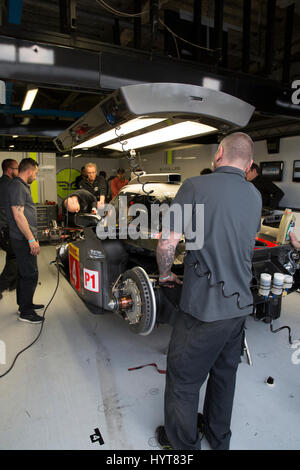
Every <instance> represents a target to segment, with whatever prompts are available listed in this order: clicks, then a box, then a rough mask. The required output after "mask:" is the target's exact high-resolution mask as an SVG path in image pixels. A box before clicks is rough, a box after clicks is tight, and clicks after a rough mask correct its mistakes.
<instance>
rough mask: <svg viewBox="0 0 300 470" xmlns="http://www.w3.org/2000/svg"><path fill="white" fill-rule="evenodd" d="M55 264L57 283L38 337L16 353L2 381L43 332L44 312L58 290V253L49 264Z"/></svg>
mask: <svg viewBox="0 0 300 470" xmlns="http://www.w3.org/2000/svg"><path fill="white" fill-rule="evenodd" d="M53 263H55V264H56V268H57V281H56V286H55V289H54V292H53V294H52V297H51V299H50V300H49V302H48V304H47V305H46V308H45V310H44V313H43V315H42V317H43V321H42V324H41V327H40V331H39V333H38V335H37V336H36V338H35V339H34V340H33V341H32V343H30V344H29V345H28V346H26V348H24V349H22V350H21V351H19V352H18V354H17V355H16V357H15V358H14V360H13V362H12V364H11V366H10V367H9V369H8V370H7V371H6V372H4V373H3V374H1V375H0V379H2V378H3V377H5V376H6V375H7V374H8V373H9V372H10V371H11V370H12V369H13V367H14V365H15V363H16V362H17V359H18V357H19V356H20V355H21V354H23V353H24V352H25V351H27V349H29V348H31V346H33V345H34V344H35V343H36V342H37V340H38V339H39V337H40V336H41V334H42V331H43V328H44V319H45V315H46V311H47V310H48V308H49V305H50V304H51V302H52V300H53V299H54V297H55V295H56V292H57V289H58V286H59V274H60V267H59V263H58V252H57V254H56V259H55V261H52V262H51V263H50V264H53Z"/></svg>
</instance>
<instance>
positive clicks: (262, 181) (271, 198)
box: [251, 175, 284, 209]
mask: <svg viewBox="0 0 300 470" xmlns="http://www.w3.org/2000/svg"><path fill="white" fill-rule="evenodd" d="M251 183H253V184H254V186H255V187H256V189H258V191H259V192H260V194H261V197H262V205H263V207H269V208H270V209H277V207H278V203H279V201H280V199H282V197H283V196H284V192H283V191H282V190H281V189H280V188H279V187H278V186H276V184H274V183H273V182H272V181H271V180H269V179H268V178H264V177H263V176H260V175H258V176H257V177H256V178H254V179H253V180H252V181H251Z"/></svg>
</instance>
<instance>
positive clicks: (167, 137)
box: [104, 121, 217, 152]
mask: <svg viewBox="0 0 300 470" xmlns="http://www.w3.org/2000/svg"><path fill="white" fill-rule="evenodd" d="M216 130H217V129H216V128H215V127H211V126H207V125H206V124H200V123H199V122H194V121H184V122H180V123H178V124H173V125H172V126H167V127H163V128H162V129H158V130H156V131H152V132H147V133H145V134H142V135H138V136H136V137H132V138H131V139H128V140H127V144H125V145H123V147H124V148H122V145H121V144H120V143H119V142H118V143H115V144H112V145H108V146H106V147H104V148H108V149H111V150H118V151H119V152H122V151H123V150H131V149H139V148H142V147H149V146H150V145H157V144H161V143H163V142H169V141H171V140H180V139H184V138H186V137H192V136H196V135H201V134H206V133H208V132H214V131H216Z"/></svg>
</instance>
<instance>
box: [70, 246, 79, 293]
mask: <svg viewBox="0 0 300 470" xmlns="http://www.w3.org/2000/svg"><path fill="white" fill-rule="evenodd" d="M69 273H70V282H71V284H72V286H73V287H74V288H75V289H76V290H77V291H78V292H79V293H80V268H79V248H78V247H77V246H75V245H73V244H72V243H69Z"/></svg>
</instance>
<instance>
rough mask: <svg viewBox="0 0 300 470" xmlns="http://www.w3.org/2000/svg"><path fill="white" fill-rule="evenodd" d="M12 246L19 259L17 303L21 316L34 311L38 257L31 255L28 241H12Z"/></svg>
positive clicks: (13, 239)
mask: <svg viewBox="0 0 300 470" xmlns="http://www.w3.org/2000/svg"><path fill="white" fill-rule="evenodd" d="M11 244H12V247H13V250H14V252H15V255H16V258H17V265H18V277H17V303H18V305H19V310H20V312H21V314H23V315H26V314H30V313H32V311H33V308H32V304H33V296H34V292H35V289H36V286H37V283H38V275H39V273H38V266H37V256H33V255H32V254H31V253H30V247H29V244H28V241H27V240H25V239H24V240H18V239H16V238H12V239H11Z"/></svg>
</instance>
